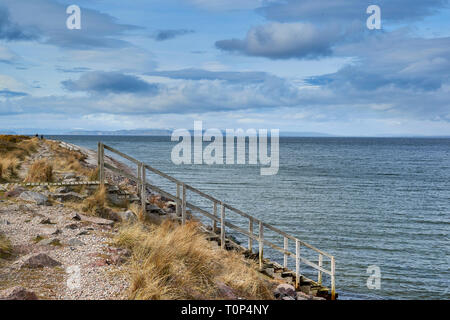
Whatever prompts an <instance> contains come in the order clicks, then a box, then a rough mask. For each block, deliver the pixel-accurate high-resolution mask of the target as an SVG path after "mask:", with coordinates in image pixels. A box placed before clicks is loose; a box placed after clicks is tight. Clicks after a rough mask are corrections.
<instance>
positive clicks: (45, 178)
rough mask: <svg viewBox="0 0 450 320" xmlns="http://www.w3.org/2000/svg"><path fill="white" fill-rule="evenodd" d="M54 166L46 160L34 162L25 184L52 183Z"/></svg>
mask: <svg viewBox="0 0 450 320" xmlns="http://www.w3.org/2000/svg"><path fill="white" fill-rule="evenodd" d="M52 181H53V166H52V165H51V164H50V163H49V162H48V161H46V160H37V161H35V162H33V164H32V165H31V167H30V169H28V175H27V177H26V178H25V182H52Z"/></svg>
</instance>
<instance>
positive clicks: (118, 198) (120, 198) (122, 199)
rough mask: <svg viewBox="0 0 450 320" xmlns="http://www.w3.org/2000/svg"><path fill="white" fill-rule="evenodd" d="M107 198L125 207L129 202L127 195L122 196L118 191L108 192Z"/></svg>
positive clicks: (110, 201) (114, 203)
mask: <svg viewBox="0 0 450 320" xmlns="http://www.w3.org/2000/svg"><path fill="white" fill-rule="evenodd" d="M106 198H107V200H108V202H109V203H111V204H113V205H115V206H118V207H123V206H125V205H126V204H127V202H128V199H127V198H126V197H123V196H120V195H118V194H117V193H109V192H108V193H107V194H106Z"/></svg>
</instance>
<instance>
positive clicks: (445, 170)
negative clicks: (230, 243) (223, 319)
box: [49, 136, 450, 300]
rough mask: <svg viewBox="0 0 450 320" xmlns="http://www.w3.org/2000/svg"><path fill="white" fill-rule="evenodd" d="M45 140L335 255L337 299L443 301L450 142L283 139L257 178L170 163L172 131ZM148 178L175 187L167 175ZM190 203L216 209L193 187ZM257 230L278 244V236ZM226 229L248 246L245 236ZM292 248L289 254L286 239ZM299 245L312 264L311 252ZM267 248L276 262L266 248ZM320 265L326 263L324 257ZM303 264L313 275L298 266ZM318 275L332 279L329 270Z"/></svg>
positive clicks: (252, 169) (247, 170)
mask: <svg viewBox="0 0 450 320" xmlns="http://www.w3.org/2000/svg"><path fill="white" fill-rule="evenodd" d="M49 138H53V139H58V140H63V141H66V142H69V143H73V144H76V145H80V146H83V147H87V148H90V149H96V148H97V143H98V142H99V141H101V142H103V143H104V144H106V145H109V146H111V147H113V148H116V149H118V150H119V151H121V152H124V153H126V154H128V155H131V156H132V157H134V158H136V159H138V160H140V161H143V162H145V163H147V164H148V165H150V166H152V167H154V168H156V169H158V170H160V171H162V172H164V173H167V174H169V175H171V176H174V177H175V178H177V179H179V180H181V181H183V182H185V183H186V184H189V185H191V186H193V187H195V188H198V189H200V190H201V191H203V192H206V193H208V194H211V195H212V196H214V197H216V198H218V199H219V200H222V201H224V202H226V203H227V204H229V205H231V206H233V207H236V208H238V209H240V210H242V211H244V212H246V213H248V214H251V215H253V216H255V217H257V218H259V219H262V220H263V221H265V222H267V223H269V224H271V225H273V226H275V227H277V228H279V229H281V230H283V231H285V232H287V233H289V234H292V235H294V236H295V237H297V238H298V239H300V240H301V241H303V242H305V243H308V244H310V245H312V246H314V247H316V248H319V249H320V250H322V251H325V252H327V253H329V254H331V255H333V256H334V257H335V260H336V290H337V292H338V295H339V296H338V298H339V299H419V300H421V299H450V270H449V263H450V260H449V245H450V242H449V233H450V139H447V138H334V137H321V138H313V137H308V138H288V137H282V138H280V144H279V161H280V163H279V171H278V173H277V174H276V175H272V176H263V175H261V174H260V168H261V166H259V165H249V164H239V165H238V164H233V165H231V164H230V165H206V164H182V165H175V164H174V163H173V162H172V160H171V152H172V149H173V148H174V146H175V145H176V144H177V142H172V141H170V137H153V136H51V137H49ZM205 145H206V143H205ZM117 159H118V160H121V159H120V158H119V157H117ZM124 162H127V161H124ZM147 179H148V180H149V181H150V182H151V183H152V184H156V185H158V186H160V187H162V188H163V189H164V190H166V191H168V192H170V193H172V194H175V190H176V189H175V186H174V185H173V184H172V183H169V182H168V181H167V180H165V179H162V178H160V177H157V176H155V175H151V174H149V175H148V177H147ZM188 201H190V202H192V203H194V204H196V205H198V206H200V207H202V208H204V209H205V210H209V211H210V212H212V210H213V209H212V204H211V203H210V202H208V201H205V200H202V199H200V198H199V197H196V195H195V194H191V193H188ZM226 217H227V219H230V221H232V223H234V224H236V225H238V226H240V227H242V228H243V229H247V228H248V220H247V219H244V218H242V217H240V216H239V215H237V214H233V213H232V212H231V211H226ZM205 223H209V224H210V221H208V220H205ZM254 230H255V233H257V232H258V226H255V227H254ZM264 232H265V233H264V236H265V238H266V239H267V240H269V241H272V242H273V243H275V244H277V245H279V246H281V247H282V246H283V238H282V237H281V236H277V235H276V234H275V233H271V232H270V231H264ZM227 233H229V234H232V235H233V236H235V237H236V238H237V240H238V241H241V242H242V244H243V245H247V239H246V238H245V237H243V236H241V235H240V234H238V233H236V232H233V231H232V230H227ZM254 249H255V250H257V242H256V241H255V243H254ZM289 250H290V251H292V252H294V253H295V243H293V242H292V241H290V242H289ZM300 250H301V251H300V252H301V256H303V257H305V258H307V259H308V260H310V261H312V262H314V263H317V262H318V254H317V253H316V252H315V251H312V250H310V249H308V248H307V247H304V246H301V247H300ZM264 254H265V256H267V257H270V258H271V259H272V260H275V261H277V262H280V263H282V262H283V256H282V254H280V253H279V252H278V251H275V250H272V249H271V248H264ZM288 262H289V264H288V266H289V267H290V268H291V269H295V261H294V260H293V259H292V258H289V261H288ZM323 263H324V268H326V269H328V270H329V269H330V264H329V261H328V260H327V259H324V262H323ZM300 270H301V272H302V274H305V276H307V277H308V278H311V279H314V280H316V279H317V277H318V274H317V272H316V271H314V270H313V269H312V268H310V267H309V266H307V265H306V264H304V263H302V264H301V265H300ZM323 281H324V283H325V284H329V281H330V279H329V276H328V275H327V274H323Z"/></svg>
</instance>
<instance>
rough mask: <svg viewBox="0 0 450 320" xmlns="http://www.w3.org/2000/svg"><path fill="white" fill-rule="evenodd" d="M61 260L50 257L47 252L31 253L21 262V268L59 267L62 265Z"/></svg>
mask: <svg viewBox="0 0 450 320" xmlns="http://www.w3.org/2000/svg"><path fill="white" fill-rule="evenodd" d="M60 265H61V263H60V262H59V261H56V260H54V259H53V258H51V257H49V256H48V255H47V254H46V253H37V254H30V255H27V256H25V257H24V258H23V259H22V262H21V263H20V267H21V268H30V269H36V268H44V267H57V266H60Z"/></svg>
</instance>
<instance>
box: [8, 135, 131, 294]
mask: <svg viewBox="0 0 450 320" xmlns="http://www.w3.org/2000/svg"><path fill="white" fill-rule="evenodd" d="M84 152H86V153H88V154H89V156H88V159H89V161H91V162H94V159H95V157H96V154H95V153H94V152H92V151H89V152H87V151H84ZM53 157H54V155H53V154H52V151H51V149H50V148H49V147H48V145H47V144H45V143H41V144H40V149H39V150H38V151H37V152H36V153H35V154H34V155H33V156H32V157H31V158H28V159H27V160H26V161H24V163H23V164H22V172H21V176H24V175H25V173H26V171H27V169H28V167H29V166H30V164H31V163H32V162H33V161H34V160H36V159H51V158H53ZM77 214H78V217H77V216H76V215H77ZM74 216H75V219H74ZM80 217H81V219H80ZM0 232H1V233H3V234H4V235H5V236H6V237H7V238H8V239H9V240H10V241H11V243H12V246H13V249H14V250H13V252H14V253H13V255H12V256H11V257H9V258H7V259H0V291H2V290H4V289H7V288H11V287H13V286H22V287H25V288H27V289H30V290H32V291H34V292H35V294H36V295H37V296H38V297H39V298H40V299H81V300H85V299H108V300H110V299H126V297H127V289H128V285H129V279H128V277H127V274H126V273H125V271H124V270H125V268H124V267H123V263H124V262H125V261H126V254H127V253H126V252H123V250H120V249H118V248H115V247H114V246H113V245H112V244H111V243H112V238H113V237H114V235H115V234H116V233H117V230H116V229H115V228H114V226H113V225H112V221H107V220H101V219H98V220H97V221H96V220H95V219H92V218H89V217H85V216H83V215H81V214H80V213H79V212H76V211H75V210H74V209H71V208H69V207H65V206H64V205H62V204H54V205H53V206H46V205H37V204H34V203H27V202H25V201H22V200H19V199H18V198H16V197H13V198H6V199H5V200H0ZM38 253H45V254H46V255H48V256H49V257H50V258H52V259H54V260H56V261H57V262H59V263H61V265H60V266H56V267H44V268H38V269H30V268H24V267H21V264H22V263H23V261H24V259H26V258H27V257H29V256H30V255H34V254H38Z"/></svg>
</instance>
